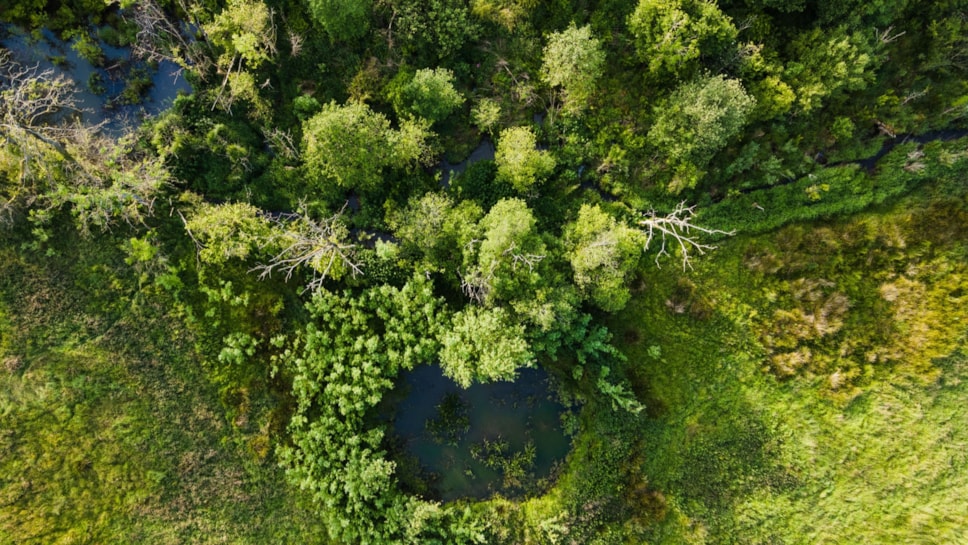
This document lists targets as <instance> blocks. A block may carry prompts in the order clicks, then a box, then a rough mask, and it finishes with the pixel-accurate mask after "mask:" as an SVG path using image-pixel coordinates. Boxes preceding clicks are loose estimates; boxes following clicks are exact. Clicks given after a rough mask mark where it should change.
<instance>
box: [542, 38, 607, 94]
mask: <svg viewBox="0 0 968 545" xmlns="http://www.w3.org/2000/svg"><path fill="white" fill-rule="evenodd" d="M604 69H605V52H604V51H603V50H602V43H601V42H600V41H599V40H598V39H596V38H595V37H594V36H592V31H591V27H590V26H588V25H585V26H583V27H581V28H578V27H576V26H575V24H574V23H572V24H571V26H569V27H568V28H566V29H565V30H563V31H561V32H554V33H552V34H551V35H550V36H548V43H547V45H545V48H544V55H543V57H542V64H541V79H542V80H544V82H545V83H547V84H548V85H549V86H551V87H552V88H560V89H561V92H562V99H563V101H564V108H565V109H566V110H569V111H579V110H582V109H583V108H584V107H585V106H586V105H587V103H588V99H589V98H591V96H592V95H593V93H594V92H595V88H596V86H597V85H598V82H599V79H601V77H602V73H603V71H604Z"/></svg>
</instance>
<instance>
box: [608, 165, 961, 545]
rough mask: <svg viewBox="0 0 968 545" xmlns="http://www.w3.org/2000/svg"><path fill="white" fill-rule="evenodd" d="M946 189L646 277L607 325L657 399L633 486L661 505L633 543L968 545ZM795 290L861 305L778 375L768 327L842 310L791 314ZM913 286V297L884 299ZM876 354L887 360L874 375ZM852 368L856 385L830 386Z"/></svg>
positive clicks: (955, 273)
mask: <svg viewBox="0 0 968 545" xmlns="http://www.w3.org/2000/svg"><path fill="white" fill-rule="evenodd" d="M952 183H953V182H952V181H948V180H939V181H938V183H937V184H935V186H934V188H933V190H931V191H926V192H924V193H923V194H921V195H920V196H917V197H916V198H915V197H912V198H909V199H906V200H904V201H902V202H900V203H897V204H896V205H895V206H893V207H891V208H882V209H880V210H877V211H876V212H875V213H870V214H866V215H862V216H857V217H853V218H850V219H847V220H842V221H839V222H836V223H831V222H827V223H825V224H800V225H797V226H792V227H787V228H786V229H784V230H781V231H779V232H775V233H771V234H769V235H761V236H758V237H739V238H736V239H733V240H729V241H726V242H725V243H724V244H723V247H722V248H721V249H720V250H718V251H717V252H716V253H714V254H712V255H710V256H708V257H707V258H704V259H703V260H702V261H701V262H700V263H698V266H697V269H696V270H695V271H693V272H688V273H680V272H679V271H667V270H664V271H654V270H653V271H651V274H648V277H647V279H646V282H645V287H644V289H642V290H641V291H640V292H639V293H638V294H636V296H635V297H633V302H632V303H631V304H630V305H629V307H628V308H627V309H626V310H625V311H624V312H623V313H621V314H620V315H619V316H616V317H615V318H614V319H613V320H612V322H611V327H612V328H613V330H614V331H616V333H617V337H618V338H620V339H624V342H623V343H622V349H623V351H624V352H625V353H626V354H627V356H628V357H629V362H630V366H631V369H632V371H633V373H634V375H635V378H636V382H637V383H638V384H639V385H641V386H640V388H639V390H640V397H643V398H646V397H647V398H649V399H651V401H650V402H649V404H650V409H651V411H652V416H651V418H649V419H648V421H647V422H646V423H644V425H643V426H642V430H641V432H642V433H641V435H639V438H640V440H641V441H643V443H644V446H643V450H644V452H646V453H647V454H646V456H645V457H644V460H643V461H642V465H641V471H642V473H643V475H644V476H645V478H646V479H647V480H648V481H649V484H650V486H652V487H654V488H656V489H658V490H660V491H661V492H662V493H663V495H664V498H665V501H666V506H667V510H666V513H665V517H664V519H662V520H661V522H659V523H658V524H654V525H651V526H646V527H643V528H630V530H631V531H633V534H637V535H638V536H639V537H638V539H642V540H645V541H646V542H648V543H669V544H680V543H811V544H812V543H962V542H966V541H968V505H966V504H965V502H964V501H963V499H962V498H964V497H965V494H968V463H966V462H968V454H966V452H968V451H966V450H965V446H966V445H968V443H966V441H968V420H966V418H965V417H966V409H965V406H966V404H965V402H966V400H968V382H966V380H965V379H966V378H968V375H966V373H968V355H966V353H965V351H964V347H965V342H964V341H965V338H966V335H965V333H966V332H968V327H966V324H968V315H966V314H968V313H966V312H965V310H963V307H964V305H963V300H962V299H961V297H962V294H963V293H964V287H965V286H964V284H965V279H966V276H968V275H966V274H965V271H964V255H965V253H964V252H965V244H964V242H963V240H962V238H961V237H960V236H958V233H963V232H964V230H963V228H964V225H962V224H961V222H962V221H964V217H965V215H964V213H963V210H964V202H963V201H962V200H961V199H960V198H958V199H954V200H951V194H950V190H951V185H952ZM945 192H948V193H947V197H944V199H943V200H931V199H938V198H939V195H942V194H944V193H945ZM899 237H900V238H901V239H903V242H898V240H899ZM889 240H893V241H894V245H893V246H891V244H889V243H888V242H886V241H889ZM834 242H836V244H834ZM808 247H813V248H814V249H812V250H808V249H807V248H808ZM764 248H771V249H772V250H773V253H774V254H775V255H773V256H772V257H773V258H775V261H776V262H775V263H774V262H771V261H770V259H767V258H766V257H764V256H766V253H764V252H762V250H763V249H764ZM751 256H752V257H756V258H757V259H758V260H752V259H751ZM752 261H755V263H753V262H752ZM781 262H782V263H781ZM771 263H772V265H771ZM768 265H769V266H768ZM760 269H764V270H760ZM767 269H768V270H767ZM801 278H807V279H810V278H823V279H826V280H828V281H829V282H832V283H833V284H834V287H833V288H831V289H830V290H828V291H831V292H834V291H838V290H839V292H842V293H844V294H846V297H847V298H848V299H850V301H851V306H849V308H846V309H840V310H838V312H842V314H843V316H842V321H843V325H842V326H840V327H839V329H838V328H837V327H834V326H829V327H828V326H826V325H825V326H824V327H825V328H826V329H823V330H824V331H828V333H826V334H825V335H819V336H818V334H814V333H812V334H811V335H805V336H804V338H802V339H801V338H798V339H797V342H800V343H803V345H804V346H808V347H809V348H810V349H811V352H810V356H809V357H808V358H807V359H806V363H804V364H803V365H802V366H801V367H798V368H796V369H794V370H792V372H789V373H779V372H777V371H776V369H775V368H774V366H772V365H771V364H770V361H771V354H772V352H773V350H774V348H771V347H770V346H768V344H769V343H768V342H765V340H766V339H767V335H766V334H767V333H775V331H774V329H771V327H772V326H771V324H775V323H776V315H775V314H774V313H775V312H776V311H777V310H783V309H787V310H789V308H790V307H791V306H797V305H800V306H802V307H803V308H808V307H809V308H813V309H814V310H810V312H814V311H816V312H818V313H819V312H820V310H822V309H823V308H828V310H829V309H830V308H832V307H830V306H829V305H828V306H826V307H825V303H824V301H826V300H828V299H829V294H828V295H821V296H817V297H815V298H814V300H813V302H809V303H807V302H804V301H797V300H796V297H794V295H795V294H796V293H799V294H800V297H801V298H802V299H804V300H807V299H809V297H808V296H805V295H803V293H804V292H805V290H804V289H799V290H798V289H797V286H800V287H801V288H802V286H803V283H802V282H801V283H800V284H798V283H797V282H798V280H799V279H801ZM903 281H906V282H910V283H917V284H919V285H920V289H919V290H915V291H911V292H909V293H902V294H900V295H897V294H894V295H891V294H892V293H893V292H891V291H890V290H886V288H885V287H884V286H886V285H888V284H890V283H892V282H893V283H898V282H903ZM885 290H886V291H885ZM806 291H809V290H806ZM824 297H827V298H828V299H824ZM891 297H894V299H890V298H891ZM903 297H907V298H908V299H907V300H906V301H902V300H901V299H902V298H903ZM878 300H880V302H878ZM811 305H813V306H811ZM817 309H820V310H817ZM808 310H809V309H808ZM830 320H831V321H832V320H833V318H830ZM829 323H830V322H828V325H829ZM885 324H886V325H887V327H882V326H884V325H885ZM818 327H819V326H818ZM657 347H658V348H657ZM878 350H881V352H878V353H890V354H891V355H892V358H884V359H883V360H881V361H877V362H875V363H873V364H872V363H871V362H870V361H867V360H865V359H864V357H865V355H867V354H870V353H874V352H877V351H878ZM844 369H856V370H858V372H857V373H856V375H855V376H853V377H848V378H843V381H844V382H843V383H836V384H835V382H836V381H835V380H833V379H832V377H833V376H834V375H835V374H836V373H838V372H841V371H842V370H844ZM845 374H846V373H842V375H845ZM841 378H842V377H841ZM841 378H838V379H837V380H841ZM843 384H847V385H846V386H845V385H843Z"/></svg>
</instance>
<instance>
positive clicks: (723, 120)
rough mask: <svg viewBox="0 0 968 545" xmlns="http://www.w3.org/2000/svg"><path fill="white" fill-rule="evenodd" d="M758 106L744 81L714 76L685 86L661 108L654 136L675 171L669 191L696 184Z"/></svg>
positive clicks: (652, 138) (655, 141)
mask: <svg viewBox="0 0 968 545" xmlns="http://www.w3.org/2000/svg"><path fill="white" fill-rule="evenodd" d="M754 104H755V103H754V100H753V98H752V97H750V96H749V95H748V94H746V91H745V90H744V89H743V86H742V85H741V84H740V82H739V81H736V80H732V79H727V78H725V77H724V76H712V77H706V78H701V79H698V80H696V81H693V82H690V83H687V84H685V85H682V86H681V87H679V89H677V90H676V91H675V92H674V93H673V94H672V96H670V97H669V99H668V100H667V101H666V102H665V103H664V104H663V105H661V106H660V107H658V108H657V109H656V119H655V123H654V124H653V125H652V128H651V129H650V130H649V140H650V141H651V143H652V145H654V146H655V147H656V148H657V149H658V150H659V152H660V154H661V155H662V157H663V158H664V159H665V161H666V164H667V165H668V167H669V168H670V169H671V170H672V173H671V181H670V182H669V183H668V186H667V187H668V190H669V191H670V192H672V193H678V192H680V191H682V190H683V189H685V188H687V187H694V186H695V185H696V183H697V182H698V181H699V178H700V177H701V176H702V173H703V169H704V168H705V167H706V165H707V164H708V163H709V161H710V160H711V159H712V158H713V155H715V154H716V152H718V151H719V150H720V149H722V148H723V147H724V146H725V145H726V144H727V143H728V142H729V140H730V139H731V138H733V137H735V136H736V135H737V134H739V131H740V130H741V129H742V128H743V126H744V125H745V124H746V120H747V118H748V116H749V114H750V112H751V111H752V110H753V106H754Z"/></svg>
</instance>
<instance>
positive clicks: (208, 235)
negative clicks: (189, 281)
mask: <svg viewBox="0 0 968 545" xmlns="http://www.w3.org/2000/svg"><path fill="white" fill-rule="evenodd" d="M185 227H186V228H187V229H188V230H189V231H190V232H191V234H192V235H193V236H194V237H195V239H196V240H197V241H198V242H199V243H200V244H201V245H202V247H201V248H200V249H199V250H198V257H199V259H201V260H202V262H203V263H208V264H211V265H221V264H224V263H226V262H228V261H230V260H233V259H237V260H240V261H245V260H246V259H247V258H248V257H249V256H250V255H251V254H253V253H254V252H257V251H258V250H260V249H262V248H263V247H264V246H265V244H266V243H267V242H268V240H269V238H270V235H271V226H270V224H269V221H268V220H266V219H265V217H263V216H262V215H261V211H260V210H259V209H258V208H256V207H254V206H252V205H251V204H248V203H226V204H208V203H203V204H201V205H200V206H198V207H197V208H196V209H194V210H193V211H192V214H191V219H189V220H188V221H187V222H186V224H185Z"/></svg>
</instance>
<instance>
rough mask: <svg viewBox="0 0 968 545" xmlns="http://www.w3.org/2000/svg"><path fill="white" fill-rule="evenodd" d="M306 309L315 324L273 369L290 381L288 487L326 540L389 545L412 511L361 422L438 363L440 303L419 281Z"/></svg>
mask: <svg viewBox="0 0 968 545" xmlns="http://www.w3.org/2000/svg"><path fill="white" fill-rule="evenodd" d="M307 310H308V311H309V313H310V315H311V316H312V319H313V320H312V322H310V323H309V324H308V325H307V326H306V328H305V330H303V331H302V332H301V333H300V335H299V337H298V338H297V340H296V342H295V345H294V346H293V347H292V348H291V349H289V350H287V351H286V352H285V353H284V354H282V355H281V356H280V357H279V358H278V359H277V363H276V364H277V365H281V366H282V369H283V370H284V371H285V372H286V373H287V374H290V375H291V376H292V388H293V397H294V398H295V401H296V408H295V412H294V414H293V417H292V420H291V421H290V424H289V431H290V433H291V435H292V446H287V447H284V448H282V449H281V451H280V458H281V460H282V463H283V464H284V465H285V466H286V468H287V474H288V476H289V478H290V480H291V481H292V482H293V484H295V485H298V486H299V487H300V488H304V489H308V490H309V491H310V492H311V493H312V494H313V496H314V497H315V499H316V500H317V501H318V502H319V505H320V507H321V509H322V515H323V517H324V519H325V520H326V523H327V526H328V528H329V532H330V536H331V538H332V539H334V540H337V541H341V542H344V543H348V542H353V543H386V542H392V541H393V540H394V539H399V537H400V535H401V534H402V533H403V532H404V531H405V527H406V525H407V524H409V521H408V519H409V516H408V513H409V512H410V511H411V510H412V509H414V508H415V507H416V505H417V504H418V503H419V502H417V500H414V499H412V498H408V497H406V496H404V495H403V494H401V493H400V492H399V491H398V490H397V488H396V484H395V481H394V479H393V470H394V464H393V463H392V462H390V461H388V460H386V459H385V458H384V452H383V450H382V446H381V440H382V438H383V430H382V429H381V428H375V427H369V425H368V422H367V420H366V418H365V416H366V414H367V412H368V411H370V410H372V409H373V407H374V406H376V404H377V403H379V402H380V399H381V398H382V397H383V393H384V392H385V391H386V390H388V389H389V388H390V387H391V386H392V385H393V382H392V379H393V377H395V376H396V374H397V372H398V371H399V370H401V369H410V368H412V367H413V366H414V365H417V364H420V363H428V362H430V361H432V360H433V358H434V357H435V354H436V353H437V341H436V336H437V335H438V334H439V333H438V331H439V328H440V325H441V323H443V320H444V316H443V315H442V314H441V301H440V300H439V299H437V298H436V297H434V295H433V290H432V286H431V285H430V283H429V282H427V281H426V280H422V277H421V276H417V277H415V278H414V279H413V280H411V281H410V282H409V283H408V284H407V285H406V286H405V287H404V288H402V289H398V288H393V287H390V286H381V287H378V288H372V289H369V290H367V291H365V292H363V293H361V294H358V295H353V294H350V293H344V294H334V293H330V292H328V291H325V290H321V291H318V292H317V293H316V294H315V295H314V297H313V300H312V301H311V302H310V303H309V304H308V305H307ZM347 517H350V519H351V520H353V524H345V521H346V520H347Z"/></svg>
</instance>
